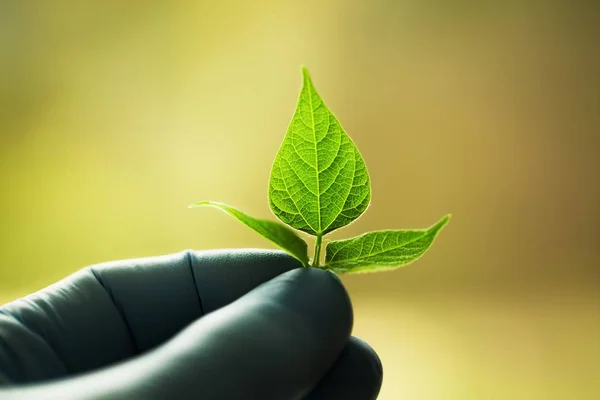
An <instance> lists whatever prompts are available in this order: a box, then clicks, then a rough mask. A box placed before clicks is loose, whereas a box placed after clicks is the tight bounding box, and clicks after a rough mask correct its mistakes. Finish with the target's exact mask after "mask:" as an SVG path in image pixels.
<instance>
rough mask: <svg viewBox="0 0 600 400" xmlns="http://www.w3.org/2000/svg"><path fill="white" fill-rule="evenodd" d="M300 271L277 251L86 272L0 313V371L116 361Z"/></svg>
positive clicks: (55, 372)
mask: <svg viewBox="0 0 600 400" xmlns="http://www.w3.org/2000/svg"><path fill="white" fill-rule="evenodd" d="M299 266H300V263H299V262H297V261H296V260H295V259H294V258H292V257H291V256H288V255H287V254H286V253H283V252H279V251H265V250H239V251H235V250H227V251H209V252H191V251H188V252H183V253H179V254H173V255H169V256H162V257H151V258H143V259H134V260H123V261H115V262H110V263H105V264H100V265H96V266H93V267H90V268H86V269H83V270H81V271H79V272H77V273H75V274H73V275H71V276H70V277H67V278H66V279H64V280H62V281H60V282H58V283H56V284H54V285H52V286H50V287H48V288H46V289H44V290H42V291H40V292H38V293H35V294H33V295H30V296H28V297H26V298H24V299H20V300H17V301H15V302H12V303H9V304H7V305H5V306H3V307H2V308H0V342H2V341H4V342H5V344H4V346H5V347H7V348H8V350H10V351H6V352H1V353H0V370H3V371H4V370H8V371H11V372H10V376H9V377H8V379H9V380H11V381H13V382H30V381H35V380H42V379H49V378H56V377H60V376H64V375H67V374H75V373H82V372H86V371H89V370H92V369H95V368H99V367H102V366H105V365H109V364H112V363H115V362H117V361H121V360H123V359H126V358H128V357H131V356H133V355H136V354H139V353H142V352H145V351H147V350H149V349H151V348H153V347H155V346H157V345H159V344H161V343H163V342H165V341H166V340H168V339H169V338H171V337H173V335H175V334H176V333H177V332H179V331H181V330H182V329H183V328H184V327H186V326H187V325H188V324H190V323H191V322H193V321H194V320H196V319H198V318H199V317H200V316H202V315H203V314H204V313H205V312H208V311H212V310H214V309H216V308H219V307H222V306H223V305H226V304H228V303H230V302H232V301H234V300H235V299H237V298H239V297H240V296H242V295H244V294H245V293H247V292H248V291H250V290H252V289H253V288H255V287H256V286H258V285H260V284H261V283H263V282H266V281H268V280H269V279H271V278H273V277H275V276H277V275H279V274H281V273H283V272H286V271H289V270H291V269H293V268H297V267H299ZM3 319H6V320H7V321H4V322H3ZM30 349H37V350H36V351H30ZM15 366H20V367H19V368H17V367H15ZM31 371H35V373H33V374H32V373H31Z"/></svg>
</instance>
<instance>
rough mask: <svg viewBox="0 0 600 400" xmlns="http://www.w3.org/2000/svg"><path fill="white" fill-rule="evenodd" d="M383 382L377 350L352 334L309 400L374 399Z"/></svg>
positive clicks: (307, 398) (308, 397)
mask: <svg viewBox="0 0 600 400" xmlns="http://www.w3.org/2000/svg"><path fill="white" fill-rule="evenodd" d="M382 382H383V367H382V364H381V360H380V358H379V356H378V355H377V353H376V352H375V350H373V348H372V347H371V346H369V344H367V343H366V342H365V341H363V340H361V339H359V338H357V337H354V336H352V337H350V339H349V340H348V343H347V344H346V346H345V347H344V349H343V351H342V352H341V354H340V356H339V357H338V359H337V361H336V362H335V364H334V365H333V367H332V368H331V369H330V370H329V371H328V372H327V374H326V375H325V376H324V377H323V379H321V381H320V382H319V384H318V385H317V387H315V389H314V390H313V391H312V392H311V393H310V394H309V395H308V396H307V397H306V400H322V399H323V400H324V399H327V400H337V399H340V400H342V399H344V400H345V399H350V398H351V399H356V400H373V399H376V398H377V396H378V395H379V391H380V389H381V384H382Z"/></svg>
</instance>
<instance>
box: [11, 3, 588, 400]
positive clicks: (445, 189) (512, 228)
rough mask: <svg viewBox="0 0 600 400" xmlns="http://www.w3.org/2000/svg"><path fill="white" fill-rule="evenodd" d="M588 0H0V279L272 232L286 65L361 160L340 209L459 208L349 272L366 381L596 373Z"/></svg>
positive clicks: (511, 395)
mask: <svg viewBox="0 0 600 400" xmlns="http://www.w3.org/2000/svg"><path fill="white" fill-rule="evenodd" d="M596 4H597V3H595V2H593V1H570V2H568V1H523V2H521V1H498V2H491V1H483V2H476V1H440V0H437V1H436V0H426V1H415V0H413V1H402V0H399V1H393V0H373V1H367V0H364V1H342V0H334V1H327V0H318V1H313V0H305V1H301V2H299V1H288V2H282V1H279V2H276V1H219V2H216V1H210V2H209V1H189V2H184V1H174V2H145V1H98V2H91V1H89V2H88V1H52V2H51V1H37V2H35V1H2V2H1V3H0V303H3V302H6V301H9V300H11V299H14V298H16V297H18V296H21V295H24V294H26V293H29V292H31V291H35V290H37V289H40V288H42V287H44V286H46V285H48V284H50V283H52V282H54V281H56V280H58V279H60V278H62V277H64V276H65V275H67V274H69V273H71V272H73V271H75V270H77V269H79V268H81V267H83V266H86V265H90V264H94V263H98V262H102V261H107V260H113V259H121V258H132V257H140V256H149V255H159V254H165V253H171V252H177V251H180V250H183V249H189V248H193V249H212V248H239V247H260V248H267V247H271V245H270V244H269V243H268V242H267V241H265V240H263V239H262V238H260V237H259V236H258V235H256V234H255V233H254V232H252V231H251V230H249V229H248V228H246V227H244V226H242V225H240V224H239V223H238V222H236V221H234V220H233V219H231V218H230V217H228V216H226V215H224V214H222V213H220V212H218V211H216V210H210V209H201V210H189V209H188V208H187V205H188V204H189V203H190V202H192V201H196V200H202V199H211V200H218V201H223V202H227V203H229V204H232V205H234V206H237V207H240V208H241V209H243V210H245V211H246V212H248V213H249V214H251V215H254V216H257V217H263V218H274V217H273V216H272V215H271V214H270V211H269V208H268V204H267V182H268V178H269V171H270V166H271V162H272V160H273V158H274V156H275V154H276V152H277V149H278V146H279V144H280V142H281V140H282V138H283V135H284V133H285V130H286V128H287V124H288V122H289V120H290V117H291V115H292V112H293V109H294V107H295V103H296V98H297V93H298V90H299V88H300V84H301V75H300V65H301V64H304V65H306V66H308V67H309V69H310V71H311V74H312V76H313V79H314V82H315V84H316V86H317V88H318V89H319V90H320V92H321V95H322V96H323V98H324V99H325V101H326V102H327V103H328V104H329V106H330V108H331V109H332V110H333V112H334V113H335V114H336V115H337V117H338V118H339V120H340V121H341V123H342V125H343V126H344V127H345V129H346V131H347V132H348V133H349V134H350V135H351V137H352V138H353V139H354V141H355V143H356V144H357V146H358V147H359V149H360V150H361V152H362V155H363V157H364V159H365V161H366V163H367V165H368V168H369V172H370V175H371V179H372V190H373V197H372V203H371V206H370V208H369V209H368V211H367V212H366V213H365V214H364V216H363V217H362V218H361V219H360V220H359V221H357V222H355V223H354V224H352V225H351V226H349V227H347V228H345V229H342V230H340V231H339V232H336V233H335V234H334V235H333V237H334V238H342V237H349V236H352V235H355V234H359V233H362V232H364V231H367V230H372V229H383V228H425V227H427V226H429V225H431V224H432V223H433V222H435V221H436V220H438V219H439V218H440V217H441V216H442V215H444V214H446V213H448V212H451V213H452V214H453V218H452V221H451V223H450V224H449V225H448V227H447V228H446V229H445V230H444V231H443V232H442V233H441V235H440V236H439V238H438V240H437V241H436V243H435V245H434V246H433V247H432V249H431V250H430V252H429V253H427V254H426V255H425V256H424V257H423V258H422V259H421V260H419V261H418V262H417V263H415V264H412V265H411V266H409V267H406V268H404V269H400V270H398V271H395V272H393V273H381V274H373V275H361V276H347V277H344V282H345V283H346V286H347V288H348V290H349V292H350V294H351V297H352V299H353V302H354V306H355V315H356V317H355V319H356V323H355V331H354V332H355V334H356V335H358V336H360V337H362V338H364V339H365V340H367V341H368V342H369V343H371V344H372V346H373V347H374V348H375V349H376V350H377V351H378V352H379V354H380V355H381V359H382V361H383V364H384V375H385V376H384V384H383V388H382V392H381V396H380V399H383V400H393V399H414V400H429V399H433V400H437V399H440V400H446V399H450V400H454V399H457V400H458V399H460V400H468V399H474V400H482V399H510V400H518V399H523V400H530V399H543V400H551V399H561V400H563V399H565V400H566V399H568V400H571V399H573V400H579V399H595V398H597V396H598V393H600V364H599V360H600V291H599V289H600V263H599V257H598V256H599V253H600V252H599V250H598V246H599V244H600V242H599V236H600V232H599V231H600V216H599V213H598V211H599V207H598V204H599V203H600V190H599V189H600V179H599V177H598V171H600V165H599V164H600V161H599V159H598V157H599V148H600V140H599V138H598V136H599V135H600V72H599V71H600V54H599V53H600V51H599V50H598V37H600V35H599V33H600V26H599V25H598V21H599V20H600V18H599V16H600V13H599V11H600V7H598V6H597V5H596Z"/></svg>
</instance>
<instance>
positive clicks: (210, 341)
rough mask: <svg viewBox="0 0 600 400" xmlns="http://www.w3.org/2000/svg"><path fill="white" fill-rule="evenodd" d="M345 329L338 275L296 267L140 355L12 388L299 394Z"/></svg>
mask: <svg viewBox="0 0 600 400" xmlns="http://www.w3.org/2000/svg"><path fill="white" fill-rule="evenodd" d="M351 328H352V308H351V304H350V300H349V298H348V295H347V293H346V291H345V289H344V287H343V286H342V284H341V282H340V281H339V279H338V278H337V277H336V276H335V275H334V274H332V273H329V272H327V271H323V270H317V269H313V268H310V269H309V268H300V269H296V270H293V271H290V272H287V273H285V274H282V275H281V276H279V277H277V278H275V279H273V280H271V281H269V282H267V283H265V284H263V285H261V286H260V287H258V288H256V289H255V290H253V291H251V292H250V293H248V294H247V295H245V296H243V297H242V298H240V299H239V300H237V301H235V302H233V303H231V304H230V305H228V306H226V307H223V308H222V309H220V310H219V311H216V312H214V313H211V314H210V315H207V316H205V317H204V318H201V319H200V320H198V321H196V322H194V323H193V324H191V325H190V326H189V327H187V328H186V329H185V330H184V331H182V332H181V333H180V334H178V335H177V336H175V337H174V338H173V339H172V340H170V341H169V342H167V343H165V344H164V345H163V346H160V347H158V348H157V349H155V350H153V351H151V352H148V353H147V354H145V355H142V356H140V357H137V358H135V359H133V360H131V361H128V362H126V363H123V364H121V365H118V366H116V367H113V368H109V369H105V370H103V371H99V372H96V373H92V374H88V375H84V376H80V377H75V378H72V379H68V380H63V381H60V382H55V383H51V384H44V385H39V386H37V387H29V388H24V389H23V390H22V391H21V392H20V393H19V394H20V395H22V396H23V398H38V397H36V395H42V394H43V395H44V396H45V398H65V399H66V398H68V399H81V398H86V399H87V398H91V399H95V398H110V399H131V400H136V399H159V398H160V399H163V398H177V399H179V398H182V399H187V398H202V399H247V400H253V399H257V400H258V399H260V400H290V399H300V398H303V396H306V395H307V394H308V393H309V392H310V390H311V389H312V388H314V387H315V386H316V385H317V383H318V382H319V380H321V378H322V377H323V376H324V375H325V374H326V373H327V371H328V370H329V369H330V368H331V366H332V365H333V363H334V362H335V360H336V359H337V357H338V356H339V354H340V352H341V350H342V349H343V348H344V346H345V344H346V343H347V341H348V337H349V335H350V331H351ZM27 396H29V397H27ZM16 398H17V397H16ZM39 398H44V397H43V396H42V397H39Z"/></svg>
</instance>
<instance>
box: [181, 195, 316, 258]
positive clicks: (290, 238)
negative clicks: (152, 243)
mask: <svg viewBox="0 0 600 400" xmlns="http://www.w3.org/2000/svg"><path fill="white" fill-rule="evenodd" d="M203 206H208V207H215V208H218V209H219V210H221V211H224V212H226V213H227V214H229V215H231V216H232V217H235V218H237V219H238V221H240V222H241V223H243V224H245V225H246V226H248V227H250V228H252V229H254V230H255V231H256V232H258V233H259V234H261V235H262V236H263V237H265V238H266V239H268V240H270V241H271V242H273V243H275V244H276V245H277V246H279V247H281V248H282V249H283V250H285V251H287V252H288V253H289V254H291V255H292V256H294V257H296V258H297V259H298V260H299V261H300V262H301V263H302V264H303V265H304V266H308V246H307V245H306V242H305V241H304V240H302V238H300V237H299V236H298V235H296V233H295V232H294V231H293V230H291V229H290V228H288V227H287V226H284V225H282V224H280V223H278V222H273V221H267V220H263V219H256V218H252V217H251V216H249V215H247V214H245V213H243V212H241V211H240V210H238V209H236V208H233V207H231V206H228V205H227V204H223V203H217V202H214V201H201V202H198V203H194V204H192V205H190V207H191V208H193V207H203Z"/></svg>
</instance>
